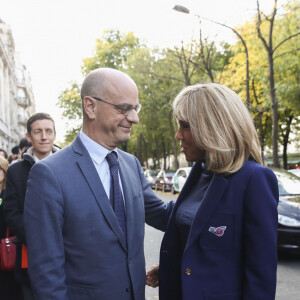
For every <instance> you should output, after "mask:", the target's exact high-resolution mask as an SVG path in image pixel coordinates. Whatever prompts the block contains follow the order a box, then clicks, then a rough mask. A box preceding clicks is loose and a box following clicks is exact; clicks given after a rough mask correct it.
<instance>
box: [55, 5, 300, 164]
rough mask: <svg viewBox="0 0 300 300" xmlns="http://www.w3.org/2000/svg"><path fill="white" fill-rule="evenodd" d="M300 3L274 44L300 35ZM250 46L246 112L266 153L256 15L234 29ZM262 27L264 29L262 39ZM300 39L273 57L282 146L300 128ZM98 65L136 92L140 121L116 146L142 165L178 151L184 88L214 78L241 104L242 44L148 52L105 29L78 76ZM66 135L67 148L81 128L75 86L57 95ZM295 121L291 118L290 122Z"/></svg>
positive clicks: (199, 43) (268, 109) (267, 119)
mask: <svg viewBox="0 0 300 300" xmlns="http://www.w3.org/2000/svg"><path fill="white" fill-rule="evenodd" d="M299 7H300V5H299V1H298V0H294V1H290V2H288V4H287V5H286V6H285V8H284V11H283V13H282V14H280V17H278V18H277V20H276V23H275V27H274V34H273V36H274V41H273V43H274V47H276V45H279V44H280V43H281V42H282V41H283V40H285V39H287V38H288V37H289V36H291V35H293V34H295V33H296V32H298V31H299V24H300V22H299V21H300V20H299ZM236 30H237V31H238V32H239V33H240V34H241V35H242V36H243V38H244V40H245V41H246V43H247V47H248V52H249V62H250V111H251V113H252V115H253V117H254V121H255V125H256V127H257V129H258V132H259V136H260V139H261V144H262V146H263V148H264V147H265V146H268V145H269V146H270V145H271V126H272V103H271V100H270V95H269V78H268V58H267V55H266V52H265V49H264V47H263V45H262V43H261V41H260V40H259V39H258V36H257V32H256V21H255V19H254V18H253V19H252V20H248V21H247V22H245V24H243V25H242V26H240V27H239V28H236ZM266 30H267V26H266V25H264V24H263V25H262V32H263V34H266ZM299 45H300V36H295V37H293V38H291V39H288V40H287V41H285V42H284V43H282V44H280V47H278V49H276V52H275V53H274V63H275V65H274V70H275V82H276V92H277V99H278V106H279V128H280V137H279V142H281V143H283V144H284V143H285V142H286V139H287V138H288V141H290V140H291V138H290V137H289V134H290V133H295V134H296V138H295V139H297V138H298V139H299V135H297V130H298V128H299V117H298V116H299V115H300V70H299V69H300V67H299V65H300V64H299V61H300V52H299V50H300V49H299ZM99 67H111V68H115V69H119V70H122V71H124V72H126V73H127V74H129V75H130V76H131V77H132V78H133V80H134V81H135V82H136V84H137V86H138V89H139V101H140V103H141V104H142V110H141V112H140V114H139V118H140V123H139V124H138V125H135V126H134V127H133V130H132V135H131V139H130V141H129V142H128V143H126V144H124V145H122V146H121V147H122V148H123V149H125V150H127V151H128V152H130V153H133V154H134V155H136V156H137V157H138V158H139V160H140V161H141V162H144V161H147V160H148V159H149V158H152V160H153V163H154V165H157V164H158V160H159V159H161V158H163V159H164V162H166V157H167V156H168V155H170V154H173V155H174V156H175V157H177V156H178V153H179V145H178V142H177V141H176V139H175V133H176V130H177V129H176V128H177V125H176V123H175V121H174V119H173V116H172V106H171V104H172V100H173V98H174V97H175V96H176V94H178V92H179V91H180V90H181V89H182V88H183V87H185V86H186V85H190V84H194V83H197V82H209V81H215V82H220V83H222V84H225V85H227V86H229V87H231V88H232V89H233V90H235V91H236V92H237V93H238V94H239V95H240V97H241V98H242V99H246V85H245V84H246V72H245V67H246V57H245V51H244V47H243V45H242V43H241V41H240V40H237V41H236V43H235V44H234V45H229V44H228V43H226V42H221V43H220V44H216V43H215V42H214V41H209V40H208V39H207V38H202V33H201V34H200V39H199V40H193V41H191V42H190V43H188V44H186V45H184V44H182V45H181V47H172V48H167V49H156V48H155V49H151V48H149V47H147V46H146V45H144V44H142V43H141V42H140V40H139V39H138V38H137V37H135V36H134V34H133V33H128V34H123V33H121V32H120V31H118V30H116V31H113V30H109V31H105V32H104V33H103V35H102V37H101V38H99V39H97V40H96V46H95V50H94V53H93V55H92V57H88V58H84V59H83V65H82V66H81V69H82V73H83V75H86V74H88V73H89V72H90V71H91V70H93V69H95V68H99ZM58 104H59V107H60V108H61V109H62V110H63V117H64V118H66V120H67V123H68V125H69V130H68V131H67V135H66V143H68V142H70V141H71V140H73V138H74V137H75V135H76V133H77V132H78V130H80V128H81V119H82V111H81V99H80V85H79V84H77V83H76V82H73V83H70V86H69V87H68V88H66V89H65V90H64V91H63V92H62V93H61V95H60V97H59V102H58ZM291 117H292V121H291Z"/></svg>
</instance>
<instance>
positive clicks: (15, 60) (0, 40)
mask: <svg viewBox="0 0 300 300" xmlns="http://www.w3.org/2000/svg"><path fill="white" fill-rule="evenodd" d="M34 112H35V102H34V96H33V92H32V86H31V79H30V75H29V72H28V71H27V70H26V67H25V66H24V65H22V64H21V62H20V58H19V55H18V53H16V52H15V43H14V39H13V36H12V31H11V28H10V26H9V25H7V24H6V23H5V22H3V21H2V20H1V19H0V148H2V149H4V150H6V151H7V152H8V153H9V154H10V151H11V148H12V147H13V146H15V145H17V144H19V141H20V139H21V138H23V137H25V133H26V122H27V119H28V118H29V116H30V115H31V114H33V113H34Z"/></svg>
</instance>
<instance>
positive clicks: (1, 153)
mask: <svg viewBox="0 0 300 300" xmlns="http://www.w3.org/2000/svg"><path fill="white" fill-rule="evenodd" d="M0 156H2V157H4V158H5V159H8V155H7V152H6V151H5V150H4V149H0Z"/></svg>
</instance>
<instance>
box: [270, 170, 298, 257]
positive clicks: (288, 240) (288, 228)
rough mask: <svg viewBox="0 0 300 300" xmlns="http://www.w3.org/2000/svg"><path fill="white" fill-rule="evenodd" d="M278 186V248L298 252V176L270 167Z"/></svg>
mask: <svg viewBox="0 0 300 300" xmlns="http://www.w3.org/2000/svg"><path fill="white" fill-rule="evenodd" d="M272 170H273V172H274V173H275V175H276V177H277V180H278V186H279V204H278V250H293V251H297V252H298V251H299V252H300V178H299V177H297V176H296V175H294V174H291V173H289V172H287V171H284V170H281V169H272Z"/></svg>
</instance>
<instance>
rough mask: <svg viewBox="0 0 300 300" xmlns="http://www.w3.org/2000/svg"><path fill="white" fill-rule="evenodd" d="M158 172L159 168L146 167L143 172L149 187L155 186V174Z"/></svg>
mask: <svg viewBox="0 0 300 300" xmlns="http://www.w3.org/2000/svg"><path fill="white" fill-rule="evenodd" d="M158 172H159V170H150V169H147V170H145V172H144V175H145V177H146V179H147V180H148V181H149V183H150V187H151V188H153V189H154V187H155V179H156V176H157V174H158Z"/></svg>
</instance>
